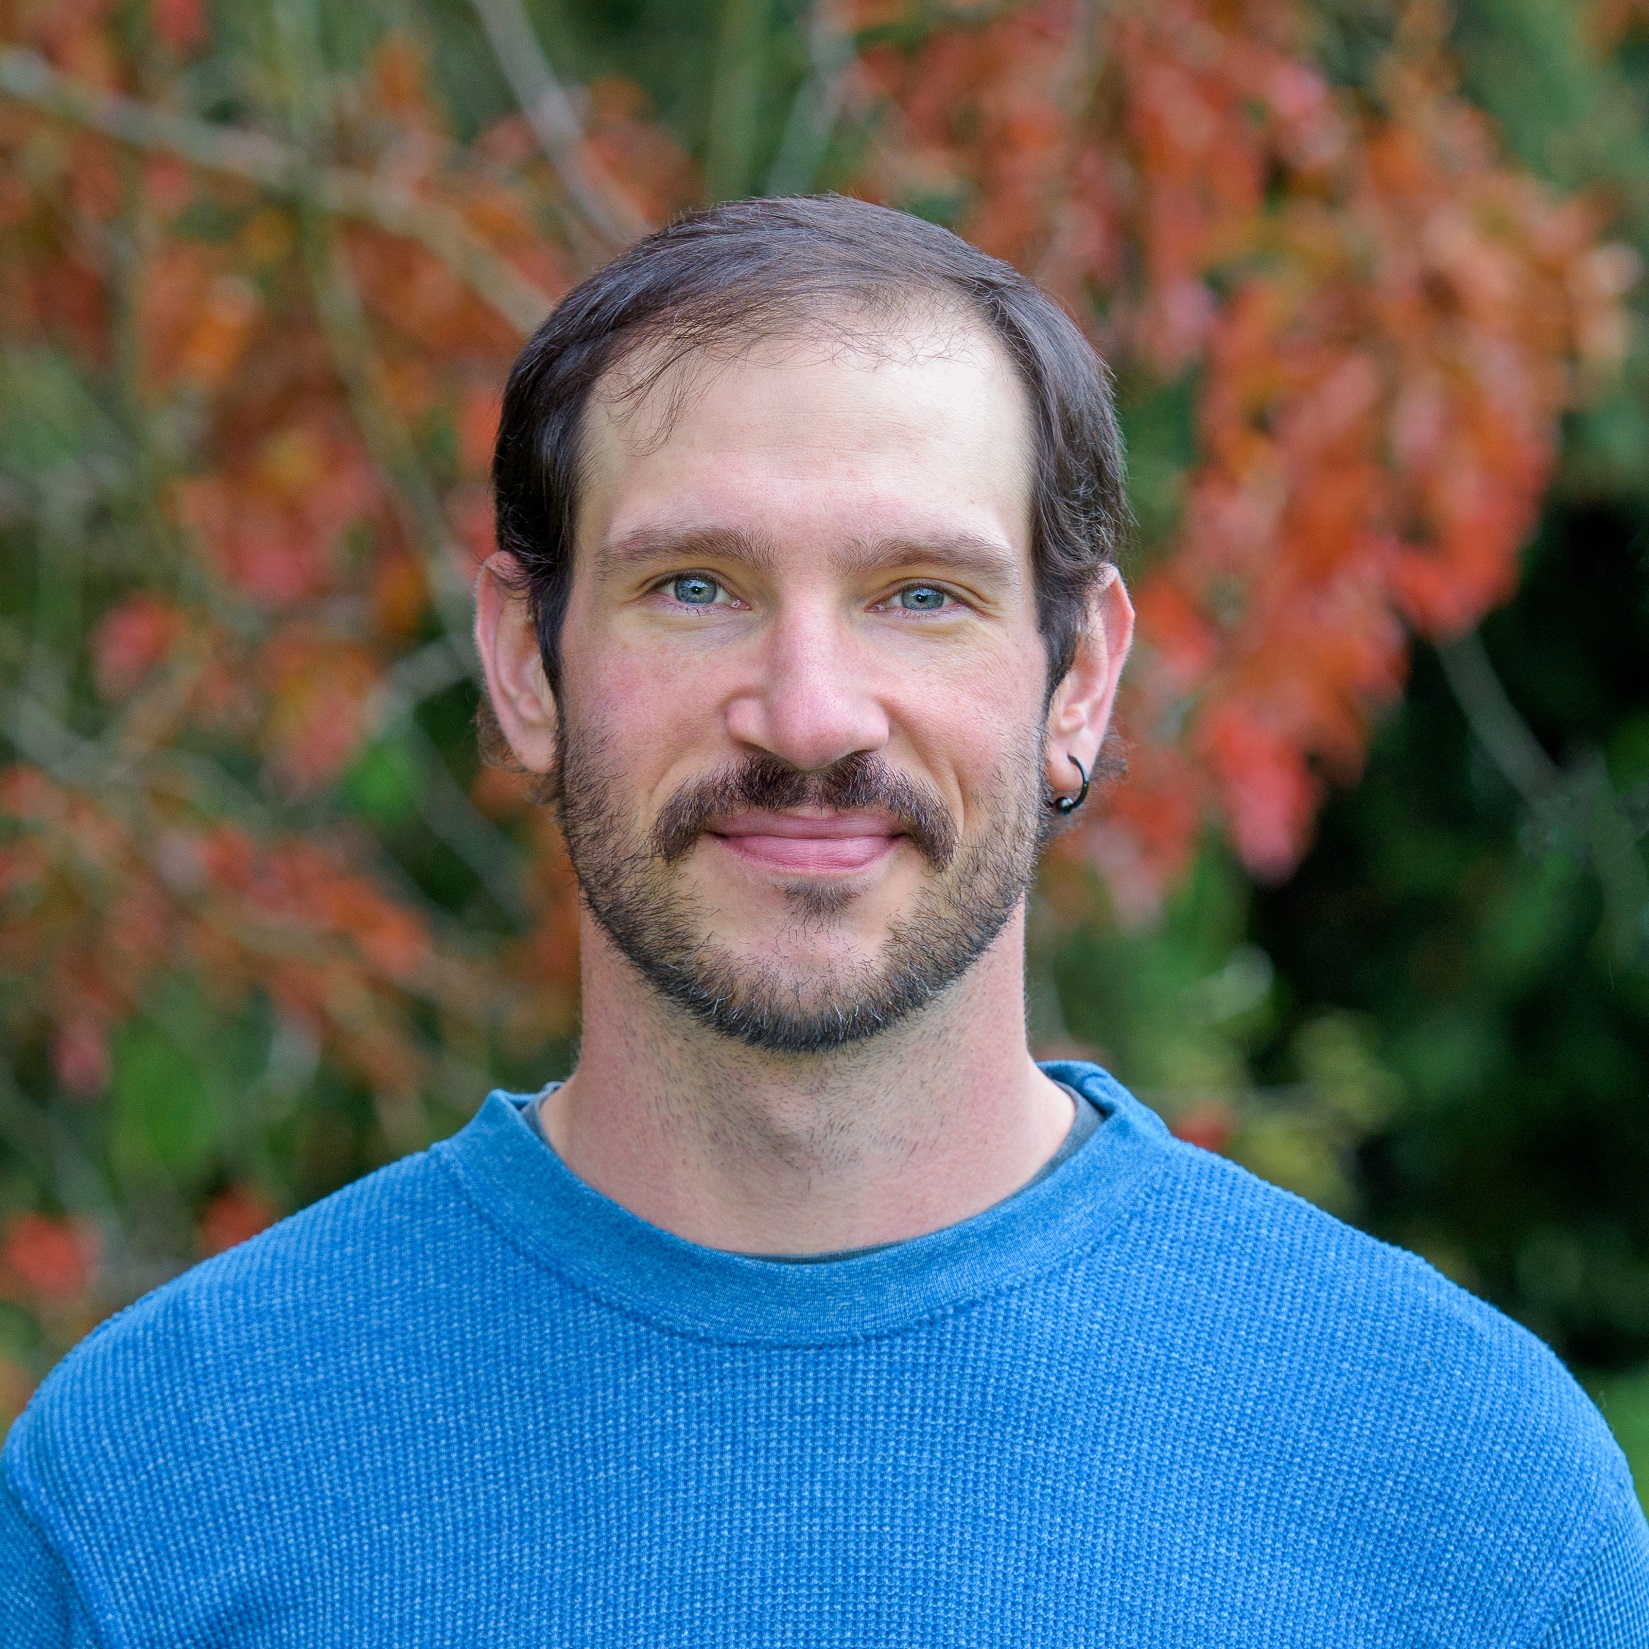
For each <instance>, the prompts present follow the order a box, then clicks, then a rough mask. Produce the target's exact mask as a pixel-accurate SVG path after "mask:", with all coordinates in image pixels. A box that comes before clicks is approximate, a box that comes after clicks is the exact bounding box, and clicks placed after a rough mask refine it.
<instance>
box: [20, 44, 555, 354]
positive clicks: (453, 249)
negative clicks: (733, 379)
mask: <svg viewBox="0 0 1649 1649" xmlns="http://www.w3.org/2000/svg"><path fill="white" fill-rule="evenodd" d="M0 93H4V94H5V95H6V96H8V97H10V98H12V99H14V100H15V101H16V102H19V103H25V104H27V105H29V106H30V107H31V108H34V109H38V110H40V112H41V113H42V114H47V115H51V116H52V117H54V118H55V119H58V120H66V121H69V122H70V123H72V124H73V125H76V126H82V127H85V128H87V129H88V130H91V131H95V132H99V133H101V134H102V135H103V136H104V137H107V138H111V139H113V140H114V141H115V142H116V143H124V144H126V145H128V146H129V147H131V148H134V149H143V150H147V151H149V152H151V153H155V154H166V155H172V156H174V157H175V158H176V159H178V160H182V161H185V162H187V163H188V164H189V165H190V166H193V167H195V168H196V169H197V170H199V171H202V172H211V173H214V174H216V175H217V176H219V177H232V178H238V179H240V180H241V181H243V182H246V183H251V184H255V185H256V186H257V187H258V188H260V189H262V190H264V191H265V192H266V193H269V194H272V195H278V196H280V197H282V198H283V199H286V200H296V199H297V198H298V195H299V193H300V190H307V191H308V192H309V194H310V195H311V197H312V198H313V200H314V201H315V203H316V204H317V205H318V206H320V207H322V208H324V209H325V210H326V211H328V212H330V213H331V214H333V215H334V216H335V217H341V218H349V219H352V220H354V221H356V222H360V223H369V224H371V225H372V226H373V228H375V229H381V230H383V231H384V232H385V233H386V234H391V235H398V236H401V237H402V238H404V239H406V240H412V241H416V242H418V244H419V245H421V246H422V247H424V248H425V250H426V251H429V252H432V253H433V254H434V255H435V256H436V257H438V258H439V259H440V260H441V261H442V262H443V263H445V264H446V265H447V267H448V268H449V269H451V270H452V272H453V273H454V274H455V275H456V276H457V277H458V278H459V279H460V280H461V281H463V282H464V284H465V285H466V286H468V287H469V288H470V290H471V291H472V292H474V293H475V295H476V296H477V297H478V298H480V299H481V300H482V301H483V302H484V303H486V304H487V305H489V306H490V307H491V308H492V309H493V310H494V311H496V312H497V313H498V314H499V315H500V316H502V317H503V319H504V320H505V321H507V322H508V323H509V325H510V326H511V327H512V328H514V330H516V331H517V332H520V333H528V332H531V331H533V330H534V329H535V328H536V327H537V325H538V323H539V322H540V321H541V320H543V318H544V317H545V315H547V314H548V313H549V311H550V304H551V299H550V295H549V294H548V293H547V292H545V291H544V290H543V289H542V288H541V287H539V286H538V285H536V284H535V283H534V282H533V281H530V280H528V279H527V277H526V276H525V275H523V274H521V273H520V272H519V271H518V270H517V269H516V268H515V267H514V266H513V265H512V264H510V263H509V262H508V261H507V260H506V259H505V258H502V257H500V256H499V254H498V253H497V252H495V251H493V249H492V248H491V247H490V246H488V245H487V244H486V242H485V241H483V240H482V239H481V238H480V237H479V236H478V235H477V234H476V233H475V231H474V230H472V229H471V228H470V226H469V225H468V224H467V223H466V222H465V221H464V219H463V218H462V217H461V216H460V215H459V214H458V213H457V212H454V211H453V210H452V209H451V208H450V207H446V206H441V205H437V204H436V203H434V202H431V201H424V200H418V199H416V198H415V197H414V196H412V195H409V194H407V193H406V192H405V191H403V190H400V189H395V188H392V187H390V186H389V185H387V184H385V183H382V182H380V181H379V180H378V179H376V178H372V177H368V176H366V175H365V174H364V173H361V172H355V171H351V170H349V169H348V168H347V167H342V166H321V167H317V168H315V169H314V171H313V172H312V173H311V174H310V176H309V177H308V179H307V180H306V179H305V176H304V166H303V162H302V159H301V157H300V156H299V155H297V154H296V153H295V152H294V151H293V150H292V149H291V148H289V147H288V146H287V145H286V144H284V143H280V142H278V141H277V140H276V139H274V138H272V137H269V136H266V135H265V134H264V133H262V132H253V131H247V130H245V129H244V128H241V127H235V126H221V125H214V124H213V123H212V122H210V121H205V120H196V119H194V118H192V117H191V116H188V115H179V114H173V113H171V112H170V111H169V110H166V109H157V108H155V107H153V106H152V105H150V104H147V103H142V102H139V101H138V100H137V99H136V98H131V97H126V96H123V95H122V94H120V93H118V92H105V91H102V90H99V89H98V88H96V87H93V86H86V85H83V84H81V83H79V82H77V81H74V80H71V79H70V78H69V77H68V76H66V75H62V74H59V73H58V71H57V70H56V69H54V68H53V67H52V66H51V65H50V64H49V63H48V62H46V60H45V59H44V58H43V57H41V56H40V55H39V54H38V53H36V52H32V51H25V50H22V49H21V48H18V47H5V48H3V49H0Z"/></svg>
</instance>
